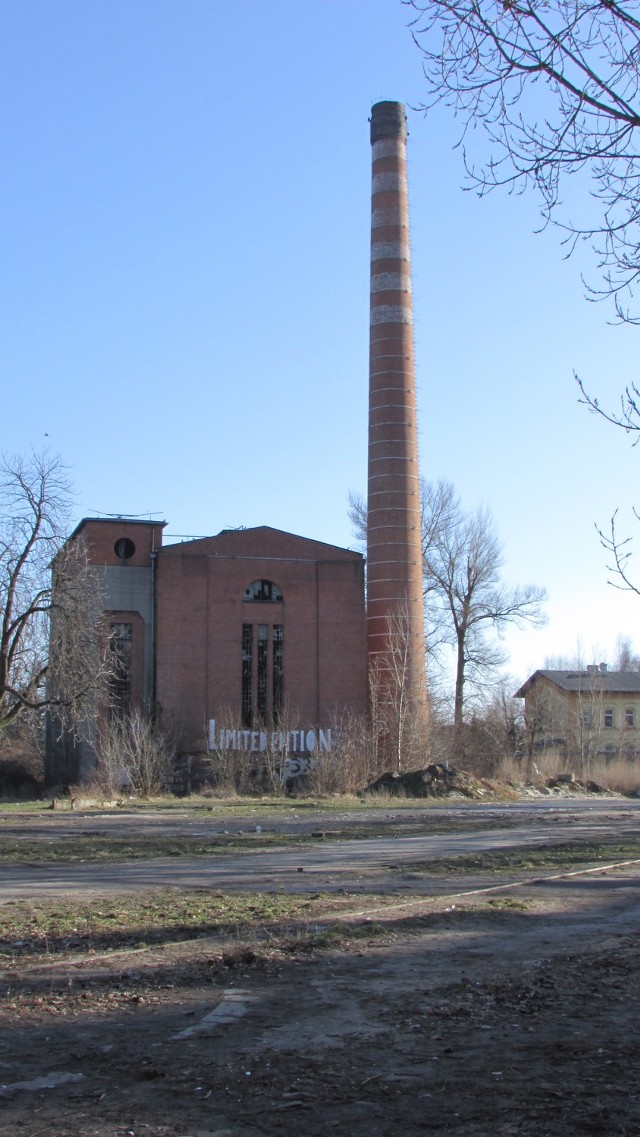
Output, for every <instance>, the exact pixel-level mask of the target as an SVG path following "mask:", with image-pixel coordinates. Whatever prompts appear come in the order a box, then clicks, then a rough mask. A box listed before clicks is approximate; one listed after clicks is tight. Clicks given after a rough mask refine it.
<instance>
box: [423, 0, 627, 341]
mask: <svg viewBox="0 0 640 1137" xmlns="http://www.w3.org/2000/svg"><path fill="white" fill-rule="evenodd" d="M404 2H405V3H406V4H407V6H408V7H410V8H412V9H413V10H414V12H415V13H416V15H415V16H414V18H413V21H412V23H411V27H412V31H413V37H414V40H415V42H416V44H417V45H418V47H419V49H420V51H421V52H422V57H423V67H424V74H425V78H426V81H427V86H428V90H429V98H428V100H427V102H426V104H425V107H424V108H423V109H425V110H426V109H429V108H430V107H432V106H433V105H434V104H435V103H439V102H442V103H445V104H447V105H450V106H453V108H454V109H455V113H456V115H458V116H460V117H461V118H462V121H463V131H462V135H463V143H464V146H465V147H466V143H467V139H468V137H469V133H468V130H467V128H468V127H469V126H471V127H475V126H477V125H481V126H482V127H483V128H484V131H485V135H486V137H487V139H488V143H489V155H488V158H487V159H486V160H484V161H483V163H482V164H481V165H480V166H475V165H474V164H473V161H472V159H471V158H470V156H469V155H468V153H467V151H466V149H465V165H466V168H467V171H468V173H469V174H470V176H471V178H472V181H473V184H474V185H475V186H476V187H477V189H478V190H479V192H480V194H483V193H485V192H487V191H489V190H491V189H493V188H494V187H496V186H507V187H510V188H516V189H520V190H522V189H524V188H525V187H527V186H528V185H533V186H534V187H535V189H536V190H537V191H538V192H539V195H540V200H541V209H542V214H543V217H544V218H545V220H555V219H556V215H557V212H558V207H559V205H560V186H561V182H562V179H563V175H565V174H575V173H578V172H582V173H585V174H586V175H587V177H588V179H589V184H590V190H591V193H590V200H591V201H592V202H595V203H596V204H595V214H594V215H592V217H590V218H585V220H584V222H579V221H576V220H574V219H565V220H563V221H562V222H561V225H562V227H563V228H564V230H565V231H566V235H567V236H566V239H567V241H568V242H569V249H570V250H571V248H573V247H574V246H575V243H576V242H577V241H578V239H579V238H586V239H590V240H591V241H592V243H593V245H594V248H595V250H596V252H597V254H598V258H599V268H600V269H601V270H602V273H603V280H604V287H603V288H601V289H599V290H590V292H591V295H592V296H593V297H598V296H601V295H612V296H613V297H614V300H615V304H616V309H617V312H618V315H619V316H620V317H621V318H622V319H635V320H637V319H638V317H633V316H632V314H631V313H630V312H629V309H628V307H627V303H628V298H630V297H632V295H633V289H634V286H635V285H636V284H637V282H638V277H639V275H640V228H639V224H640V164H639V158H640V153H639V151H638V137H639V136H638V134H637V133H636V131H637V129H638V127H639V126H640V90H639V82H640V72H639V60H640V19H639V18H638V14H637V10H635V5H631V6H626V7H625V6H623V5H622V4H620V3H618V2H616V0H548V2H547V3H545V4H540V3H537V2H536V0H404ZM625 294H626V296H625Z"/></svg>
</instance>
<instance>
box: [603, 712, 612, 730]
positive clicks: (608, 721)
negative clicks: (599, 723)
mask: <svg viewBox="0 0 640 1137" xmlns="http://www.w3.org/2000/svg"><path fill="white" fill-rule="evenodd" d="M604 725H605V726H606V727H611V726H613V708H612V707H607V709H606V710H605V712H604Z"/></svg>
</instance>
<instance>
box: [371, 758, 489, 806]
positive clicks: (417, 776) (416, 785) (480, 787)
mask: <svg viewBox="0 0 640 1137" xmlns="http://www.w3.org/2000/svg"><path fill="white" fill-rule="evenodd" d="M381 790H382V791H384V792H386V793H389V794H393V795H394V796H396V797H449V796H450V795H453V794H457V795H460V796H462V797H466V798H483V797H495V796H496V794H497V791H496V787H495V786H494V785H493V783H492V782H488V781H486V780H485V779H484V778H475V777H474V776H473V774H469V773H467V771H466V770H457V769H456V767H455V766H451V765H450V764H449V763H445V762H434V763H432V764H431V765H429V766H425V767H423V769H421V770H409V771H407V773H406V774H396V773H392V772H391V771H389V772H387V773H385V774H382V775H381V777H379V778H377V779H376V781H375V782H372V783H371V785H370V786H367V788H366V790H365V793H376V792H379V791H381Z"/></svg>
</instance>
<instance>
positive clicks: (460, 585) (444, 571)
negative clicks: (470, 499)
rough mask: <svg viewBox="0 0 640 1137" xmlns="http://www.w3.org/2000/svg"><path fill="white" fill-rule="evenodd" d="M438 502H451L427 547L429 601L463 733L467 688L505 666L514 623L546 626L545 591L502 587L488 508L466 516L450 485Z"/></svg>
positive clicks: (499, 558)
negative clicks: (507, 634) (449, 651)
mask: <svg viewBox="0 0 640 1137" xmlns="http://www.w3.org/2000/svg"><path fill="white" fill-rule="evenodd" d="M436 498H437V500H445V501H447V502H448V503H449V504H448V506H447V510H446V513H445V514H444V516H446V524H439V525H437V526H435V527H434V529H433V530H432V532H431V534H430V539H429V542H428V543H425V545H424V547H423V569H424V584H425V599H426V607H427V610H428V611H429V619H430V621H431V623H432V624H433V625H434V626H435V627H437V628H439V629H440V630H441V634H442V633H446V634H445V635H444V636H443V638H444V640H445V642H448V643H450V644H451V646H452V647H453V649H454V653H455V661H456V662H455V694H454V728H455V730H460V728H461V727H462V722H463V716H464V704H465V687H467V686H470V685H474V686H477V685H478V684H479V683H480V684H483V683H486V680H487V675H488V673H491V671H495V669H496V668H497V667H499V666H500V664H502V663H504V662H505V653H504V650H503V648H502V645H501V644H500V642H499V639H498V638H496V637H499V635H500V633H502V632H503V631H504V630H505V629H506V628H507V627H508V626H509V625H513V624H515V625H516V626H522V625H524V624H527V623H528V624H534V625H535V624H537V625H539V624H541V623H542V622H544V617H543V614H542V608H541V605H542V603H543V601H544V600H545V598H546V593H545V591H544V589H542V588H537V587H536V586H534V585H526V586H525V587H522V588H509V587H507V586H506V585H504V584H503V583H502V581H501V579H500V573H501V569H502V566H503V563H504V558H503V554H502V548H501V546H500V542H499V540H498V536H497V534H496V531H495V527H494V524H493V521H492V519H491V516H490V514H489V513H488V511H487V510H486V509H479V510H478V511H477V512H476V513H465V512H464V511H463V510H462V509H461V507H460V504H459V502H458V500H457V499H456V498H455V494H454V491H453V487H452V486H451V485H450V484H449V483H443V484H442V485H441V486H440V487H439V489H438V492H437V495H436ZM427 500H428V499H427Z"/></svg>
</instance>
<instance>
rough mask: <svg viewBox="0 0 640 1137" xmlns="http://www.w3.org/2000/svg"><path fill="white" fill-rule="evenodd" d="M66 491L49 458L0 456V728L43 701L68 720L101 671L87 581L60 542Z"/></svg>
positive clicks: (88, 697) (76, 555)
mask: <svg viewBox="0 0 640 1137" xmlns="http://www.w3.org/2000/svg"><path fill="white" fill-rule="evenodd" d="M70 495H71V490H70V485H69V481H68V478H67V475H66V471H65V469H64V467H63V466H62V464H61V463H60V461H59V459H57V458H52V457H50V456H49V455H47V454H40V455H37V454H34V455H32V456H30V457H29V458H20V457H17V458H12V459H4V460H3V461H2V463H0V622H1V624H0V727H3V726H6V725H7V724H9V723H11V722H13V721H14V720H15V719H17V718H18V716H19V715H21V714H24V713H25V712H30V711H31V712H33V711H35V712H37V711H40V710H42V709H43V708H49V709H50V710H52V711H53V712H54V713H55V715H56V718H57V720H58V721H59V722H60V723H61V724H62V723H64V724H65V725H66V726H67V728H71V729H74V728H75V727H76V726H77V725H78V724H79V723H80V722H81V721H82V720H83V719H86V718H87V716H88V714H89V713H90V707H91V706H92V705H93V704H94V703H95V697H94V696H95V690H96V687H97V685H98V684H99V683H101V682H102V679H103V675H104V670H105V659H104V653H103V652H102V651H101V648H100V638H99V635H98V631H97V624H98V619H99V612H100V605H99V598H98V596H97V592H96V582H95V579H94V577H93V575H92V574H91V571H90V569H89V567H88V565H87V561H86V555H85V551H84V549H83V548H82V545H81V543H74V544H73V546H72V547H69V546H63V540H64V536H65V534H66V532H67V531H68V514H69V502H70Z"/></svg>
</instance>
